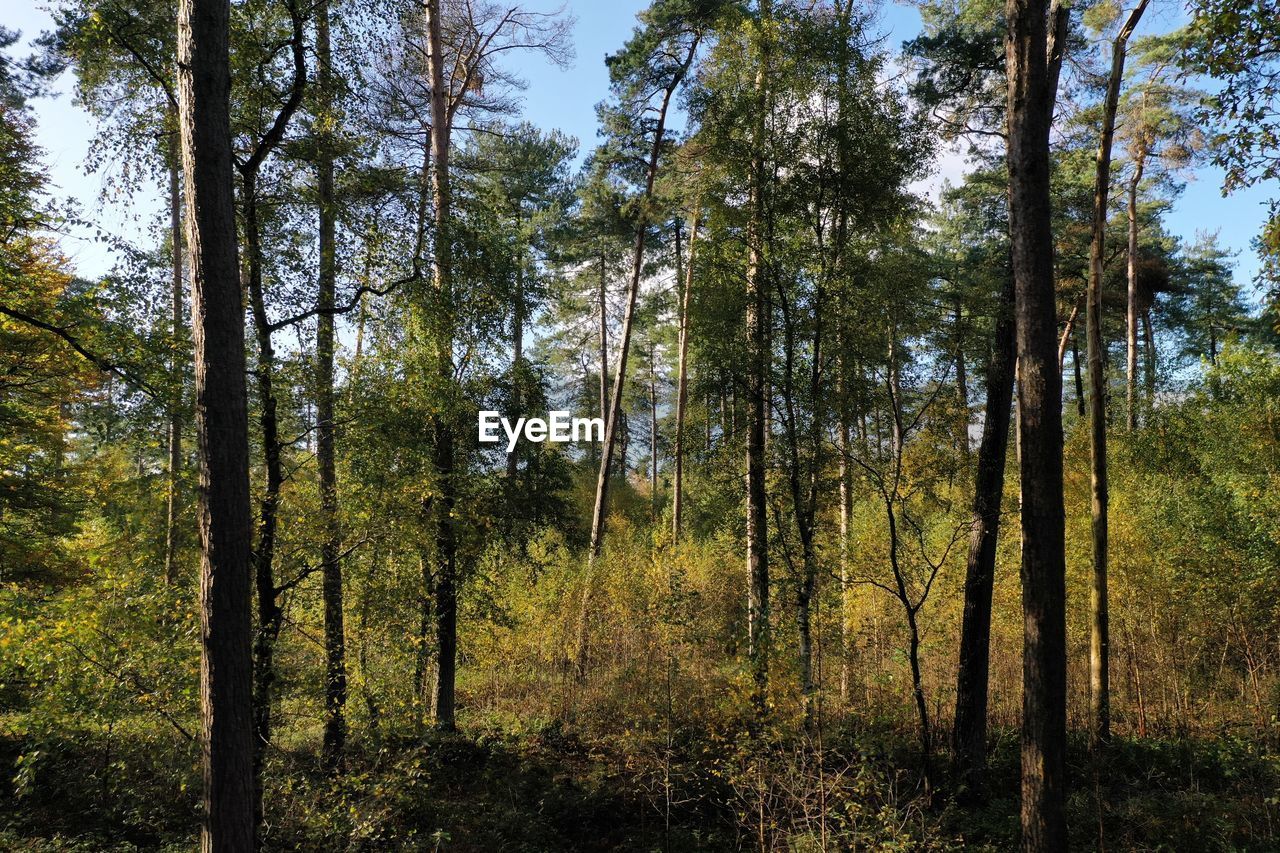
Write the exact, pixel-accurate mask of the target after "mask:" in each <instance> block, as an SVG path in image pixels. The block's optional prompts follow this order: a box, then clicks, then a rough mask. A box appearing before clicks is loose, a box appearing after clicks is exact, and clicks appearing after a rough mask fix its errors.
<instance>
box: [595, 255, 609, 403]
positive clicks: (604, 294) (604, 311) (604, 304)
mask: <svg viewBox="0 0 1280 853" xmlns="http://www.w3.org/2000/svg"><path fill="white" fill-rule="evenodd" d="M608 297H609V289H608V279H607V277H606V275H605V265H604V250H603V249H602V250H601V251H600V286H599V288H598V289H597V291H596V300H597V312H598V318H599V321H600V334H599V338H600V341H599V343H600V417H602V418H607V417H609V298H608Z"/></svg>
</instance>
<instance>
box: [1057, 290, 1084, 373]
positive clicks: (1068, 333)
mask: <svg viewBox="0 0 1280 853" xmlns="http://www.w3.org/2000/svg"><path fill="white" fill-rule="evenodd" d="M1079 318H1080V303H1079V302H1076V304H1075V305H1072V306H1071V313H1070V314H1069V315H1067V325H1066V326H1065V327H1064V328H1063V330H1062V337H1061V339H1059V341H1058V372H1059V373H1061V372H1062V366H1063V365H1064V364H1065V363H1066V360H1067V343H1068V342H1070V343H1072V344H1074V343H1075V340H1076V320H1078V319H1079Z"/></svg>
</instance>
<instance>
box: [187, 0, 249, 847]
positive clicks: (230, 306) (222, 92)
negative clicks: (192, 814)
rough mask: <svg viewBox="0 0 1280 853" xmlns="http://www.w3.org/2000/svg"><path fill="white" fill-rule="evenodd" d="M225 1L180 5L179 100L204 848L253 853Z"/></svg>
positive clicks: (243, 427) (245, 446) (245, 455)
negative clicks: (194, 463) (196, 500)
mask: <svg viewBox="0 0 1280 853" xmlns="http://www.w3.org/2000/svg"><path fill="white" fill-rule="evenodd" d="M230 13H231V9H230V4H228V3H227V2H225V0H223V2H219V0H183V2H182V3H181V4H180V6H179V9H178V93H179V107H180V109H179V114H180V116H181V132H182V160H183V171H184V177H185V186H186V198H187V246H188V247H189V252H190V269H191V282H192V287H191V306H192V317H193V332H194V339H195V364H196V436H197V442H198V446H199V459H200V516H199V517H200V546H201V559H200V624H201V640H202V646H201V652H202V654H201V663H200V706H201V730H202V735H203V756H204V786H205V792H204V812H205V818H204V820H205V825H204V833H203V837H202V841H201V846H202V848H203V849H204V850H206V851H218V853H220V851H227V853H233V851H244V850H252V849H253V848H254V777H253V754H254V752H255V750H254V748H253V718H252V673H253V658H252V655H251V653H250V619H249V590H250V586H249V573H250V562H249V542H250V523H249V426H248V409H247V401H246V391H245V357H244V315H243V313H242V312H243V309H242V303H241V300H240V276H239V269H238V267H239V263H238V261H237V258H236V255H237V251H236V226H235V213H234V201H233V199H234V196H233V192H232V180H231V176H232V154H231V115H230V102H229V97H228V96H229V94H230V91H231V67H230V59H229V54H228V29H229V19H230Z"/></svg>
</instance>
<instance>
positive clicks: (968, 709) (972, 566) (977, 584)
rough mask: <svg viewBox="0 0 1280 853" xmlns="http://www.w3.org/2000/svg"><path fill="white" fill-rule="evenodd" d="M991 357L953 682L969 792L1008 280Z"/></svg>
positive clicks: (977, 739)
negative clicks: (956, 672) (962, 611)
mask: <svg viewBox="0 0 1280 853" xmlns="http://www.w3.org/2000/svg"><path fill="white" fill-rule="evenodd" d="M997 311H998V314H997V315H996V324H995V334H994V337H993V340H992V342H991V360H990V362H989V363H988V364H987V376H986V384H987V409H986V417H985V419H984V421H983V424H982V443H981V444H980V445H979V446H978V470H977V473H976V476H975V478H974V486H973V526H972V530H971V532H970V535H969V558H968V563H967V564H966V566H965V580H964V617H963V621H962V624H961V629H960V662H959V667H958V677H957V679H956V723H955V765H956V775H957V776H958V777H960V778H961V779H962V781H963V783H964V784H965V785H966V787H968V788H969V790H970V791H978V790H980V789H981V788H982V787H983V783H984V781H985V780H984V779H983V776H984V771H985V769H986V762H987V683H988V674H989V671H990V655H991V593H992V586H993V583H994V580H995V568H996V545H997V542H998V539H999V535H1000V508H1001V503H1002V501H1003V498H1004V469H1005V457H1006V455H1007V453H1008V448H1009V420H1010V417H1011V404H1012V401H1013V364H1014V358H1015V350H1016V348H1017V347H1016V344H1017V342H1016V340H1015V331H1014V315H1013V311H1014V292H1013V280H1012V278H1009V279H1008V280H1006V283H1005V286H1004V288H1003V291H1002V293H1001V294H1000V302H999V307H998V308H997Z"/></svg>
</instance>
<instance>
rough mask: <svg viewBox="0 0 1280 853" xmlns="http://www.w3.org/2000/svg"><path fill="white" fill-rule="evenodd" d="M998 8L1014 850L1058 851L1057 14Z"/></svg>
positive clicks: (1033, 4) (1061, 793) (1015, 2)
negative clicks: (1015, 551)
mask: <svg viewBox="0 0 1280 853" xmlns="http://www.w3.org/2000/svg"><path fill="white" fill-rule="evenodd" d="M1047 6H1048V0H1006V5H1005V18H1006V21H1007V26H1008V34H1007V37H1006V39H1005V53H1006V68H1007V74H1008V85H1009V104H1008V147H1009V151H1008V167H1009V232H1010V242H1011V244H1012V250H1013V276H1014V284H1015V293H1016V302H1015V305H1016V310H1015V316H1016V318H1017V320H1016V325H1017V340H1018V349H1017V352H1018V368H1017V370H1018V410H1019V415H1018V431H1019V457H1020V461H1019V467H1020V469H1021V471H1020V474H1021V483H1022V508H1021V517H1022V569H1021V575H1022V606H1023V625H1024V632H1023V673H1022V678H1023V699H1022V738H1021V740H1022V816H1021V822H1022V849H1023V850H1024V851H1036V853H1047V851H1065V850H1066V849H1067V827H1066V815H1065V810H1064V800H1065V795H1066V739H1067V648H1066V584H1065V574H1066V558H1065V553H1064V550H1065V549H1064V521H1063V498H1062V376H1061V374H1060V373H1059V372H1058V370H1057V362H1056V360H1055V359H1056V356H1057V353H1056V351H1055V344H1056V343H1057V331H1058V320H1057V312H1056V307H1055V304H1054V286H1053V285H1054V272H1053V222H1052V211H1051V201H1050V198H1051V196H1050V187H1049V130H1050V127H1051V125H1052V123H1053V104H1054V100H1055V98H1056V88H1057V86H1056V80H1057V74H1056V73H1055V67H1057V66H1058V65H1059V63H1060V62H1061V53H1062V50H1063V38H1062V34H1064V31H1065V24H1066V10H1065V9H1061V8H1059V9H1055V10H1054V12H1055V14H1054V15H1053V21H1054V31H1055V38H1054V39H1053V40H1052V42H1051V41H1050V39H1049V38H1048V32H1047V27H1046V24H1047V17H1048V15H1047V13H1048V12H1049V9H1048V8H1047Z"/></svg>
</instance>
